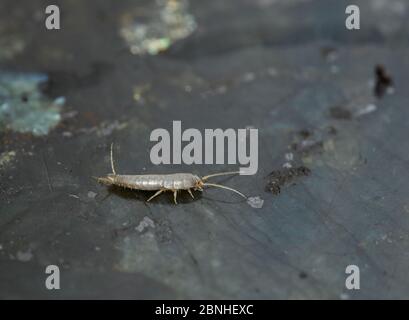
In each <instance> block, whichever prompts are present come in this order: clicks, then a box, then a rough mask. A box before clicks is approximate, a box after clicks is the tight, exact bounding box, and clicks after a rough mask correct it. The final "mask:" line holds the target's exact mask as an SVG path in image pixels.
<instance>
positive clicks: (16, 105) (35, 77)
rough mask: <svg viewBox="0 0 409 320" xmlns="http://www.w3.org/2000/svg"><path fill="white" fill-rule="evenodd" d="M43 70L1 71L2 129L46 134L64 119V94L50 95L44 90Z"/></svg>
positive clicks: (44, 78)
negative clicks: (62, 115)
mask: <svg viewBox="0 0 409 320" xmlns="http://www.w3.org/2000/svg"><path fill="white" fill-rule="evenodd" d="M47 80H48V78H47V75H45V74H41V73H11V72H0V130H5V129H11V130H13V131H17V132H21V133H32V134H33V135H35V136H41V135H46V134H48V132H49V131H50V130H51V129H52V128H54V127H55V126H56V125H57V124H58V123H59V122H60V120H61V114H60V112H61V107H62V106H63V105H64V103H65V99H64V98H63V97H59V98H57V99H55V100H51V99H49V98H48V97H47V96H45V95H44V94H43V93H42V91H41V88H40V87H41V85H42V84H44V83H45V82H46V81H47Z"/></svg>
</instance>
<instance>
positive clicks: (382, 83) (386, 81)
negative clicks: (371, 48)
mask: <svg viewBox="0 0 409 320" xmlns="http://www.w3.org/2000/svg"><path fill="white" fill-rule="evenodd" d="M390 88H393V80H392V77H391V76H390V75H389V74H388V73H387V72H386V69H385V67H384V66H382V65H380V64H378V65H377V66H375V88H374V94H375V96H376V97H378V98H382V97H383V96H384V95H385V93H386V92H388V89H390Z"/></svg>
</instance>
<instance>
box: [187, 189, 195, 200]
mask: <svg viewBox="0 0 409 320" xmlns="http://www.w3.org/2000/svg"><path fill="white" fill-rule="evenodd" d="M187 192H189V194H190V196H191V197H192V199H194V198H195V197H194V196H193V193H192V190H190V189H187Z"/></svg>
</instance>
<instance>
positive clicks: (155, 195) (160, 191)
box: [146, 189, 165, 202]
mask: <svg viewBox="0 0 409 320" xmlns="http://www.w3.org/2000/svg"><path fill="white" fill-rule="evenodd" d="M163 191H165V190H164V189H160V190H159V191H157V192H156V193H155V194H154V195H153V196H152V197H150V198H149V199H148V200H146V202H149V201H151V200H152V199H153V198H155V197H157V196H158V195H160V194H161V193H162V192H163Z"/></svg>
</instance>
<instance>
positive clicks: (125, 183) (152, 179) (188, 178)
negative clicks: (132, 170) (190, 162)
mask: <svg viewBox="0 0 409 320" xmlns="http://www.w3.org/2000/svg"><path fill="white" fill-rule="evenodd" d="M197 179H198V178H197V177H196V176H194V175H193V174H190V173H175V174H146V175H117V176H116V177H115V184H116V185H118V186H121V187H126V188H130V189H137V190H159V189H171V190H182V189H190V188H193V187H194V186H195V184H196V181H197Z"/></svg>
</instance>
